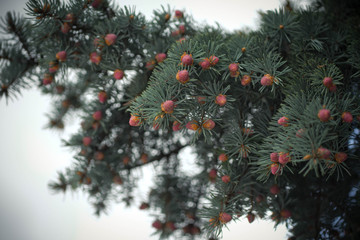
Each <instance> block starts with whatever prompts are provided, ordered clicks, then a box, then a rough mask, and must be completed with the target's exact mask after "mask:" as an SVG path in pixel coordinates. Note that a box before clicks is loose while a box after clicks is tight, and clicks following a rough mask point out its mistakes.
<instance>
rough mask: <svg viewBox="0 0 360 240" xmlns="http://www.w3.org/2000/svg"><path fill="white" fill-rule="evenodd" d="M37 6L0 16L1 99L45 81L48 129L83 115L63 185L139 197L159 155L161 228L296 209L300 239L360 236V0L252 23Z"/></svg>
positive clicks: (42, 2)
mask: <svg viewBox="0 0 360 240" xmlns="http://www.w3.org/2000/svg"><path fill="white" fill-rule="evenodd" d="M26 10H27V14H28V17H29V18H30V19H26V18H23V17H21V16H18V15H16V14H14V13H8V14H7V15H6V17H5V19H2V25H1V29H2V31H3V32H4V34H6V37H5V38H4V39H2V40H1V42H0V69H1V71H0V85H1V90H0V98H2V99H4V98H5V99H6V100H7V99H8V98H12V97H16V96H18V94H19V93H20V92H21V90H22V89H24V88H27V87H31V86H34V85H36V86H38V87H39V88H40V89H41V90H42V92H43V93H44V94H48V95H50V96H52V97H53V99H54V109H53V111H52V112H51V113H50V114H49V124H48V127H49V128H57V129H62V128H64V127H65V124H66V121H67V117H68V116H69V115H70V114H72V113H75V114H77V115H76V116H78V117H79V118H81V119H82V125H81V129H80V130H79V132H78V133H77V134H74V135H73V136H72V137H71V139H69V140H64V144H65V145H66V146H69V147H71V148H74V149H77V150H78V151H79V154H77V155H76V156H74V163H73V165H72V166H71V167H69V168H68V169H66V170H65V171H64V172H62V173H59V177H58V179H57V180H56V181H54V182H51V183H50V184H49V187H50V188H51V189H52V190H53V191H54V192H65V191H68V190H69V189H72V190H82V191H85V192H87V193H88V194H89V201H90V202H91V204H93V206H94V208H95V213H96V214H101V213H102V212H104V211H106V207H107V205H108V204H109V203H110V202H111V201H113V200H114V199H115V200H119V199H121V201H122V202H124V203H126V204H127V205H131V204H133V202H134V193H133V192H134V189H135V188H136V186H137V180H138V177H137V172H136V169H139V168H141V167H143V166H145V165H148V164H152V165H154V166H155V168H156V169H157V175H156V179H155V180H154V186H153V188H152V189H151V191H150V193H149V199H148V200H147V202H144V203H143V204H142V205H141V206H140V209H146V208H148V207H150V208H151V209H153V210H155V211H156V212H157V214H156V216H155V219H154V223H153V225H152V226H153V227H154V228H155V231H156V232H155V233H156V234H158V235H159V237H160V238H168V237H170V236H175V237H176V238H178V239H179V238H189V239H194V238H202V239H203V238H204V236H206V237H208V238H209V239H216V238H219V237H221V232H222V229H223V227H226V224H227V223H228V222H230V221H237V220H239V219H243V217H244V216H246V217H247V219H248V221H249V222H250V223H251V222H252V221H253V220H254V218H271V219H272V220H273V221H274V223H275V226H277V225H278V224H279V223H282V222H285V223H286V224H287V226H288V229H289V231H290V232H291V234H292V235H293V236H294V237H292V238H291V239H295V238H296V239H357V238H358V237H359V236H360V231H359V229H360V225H359V223H360V220H359V212H360V209H359V206H360V205H359V200H360V199H359V198H360V192H359V174H360V164H359V160H360V159H359V156H360V148H359V133H360V132H359V128H358V127H359V122H360V107H359V103H360V98H359V89H360V86H359V80H360V61H359V59H360V56H359V54H360V47H359V46H360V41H359V39H360V29H359V26H360V25H359V24H360V17H359V16H358V12H357V11H355V10H360V6H359V3H358V2H356V1H341V3H340V2H338V1H332V0H317V1H314V2H313V4H312V5H311V6H310V7H308V8H306V9H297V8H294V7H293V6H292V4H290V3H289V2H288V3H287V5H285V6H284V7H283V8H281V9H279V10H274V11H267V12H263V13H261V24H260V29H259V30H258V31H250V32H247V33H243V32H235V33H226V32H224V31H223V30H222V29H221V28H220V27H216V28H215V27H210V26H205V27H198V26H197V25H196V24H195V22H194V20H193V19H192V18H191V17H190V16H187V15H186V13H184V12H181V11H178V10H177V11H175V12H174V11H173V10H171V9H170V7H167V8H165V7H163V8H162V9H160V10H156V11H154V17H153V18H152V19H151V21H147V20H146V19H145V17H144V16H143V15H142V14H141V13H138V12H136V11H135V10H134V9H133V8H131V7H125V6H124V7H121V8H120V7H118V6H115V5H114V4H112V3H111V2H109V1H107V0H93V1H92V0H72V1H68V2H67V3H62V2H60V1H59V0H29V2H28V3H27V8H26ZM188 147H191V148H192V150H193V152H194V159H193V162H194V164H196V165H197V166H198V172H196V173H194V174H192V175H189V174H188V173H186V172H184V171H183V170H181V169H182V168H181V165H182V163H181V155H182V153H183V150H184V149H185V148H188Z"/></svg>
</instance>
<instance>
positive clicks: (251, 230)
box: [0, 0, 287, 240]
mask: <svg viewBox="0 0 360 240" xmlns="http://www.w3.org/2000/svg"><path fill="white" fill-rule="evenodd" d="M25 2H26V1H25V0H0V16H4V15H5V13H6V11H9V10H15V11H17V12H22V13H24V11H23V8H24V7H25ZM117 2H118V3H119V4H121V5H131V6H136V9H137V11H140V12H142V13H144V14H145V16H146V17H147V18H148V19H149V18H150V16H152V10H153V9H159V8H160V6H161V4H163V5H165V6H166V5H167V4H170V6H171V7H173V8H174V9H180V10H185V14H191V15H192V16H193V17H194V19H195V20H197V21H198V22H200V23H202V22H205V21H206V22H207V23H209V24H215V22H218V23H220V25H222V26H224V27H225V29H227V30H229V31H232V30H234V29H242V28H244V27H246V26H247V27H250V28H252V29H254V28H256V26H257V25H258V15H257V10H259V9H261V10H272V9H275V8H277V7H278V6H279V5H280V1H279V0H251V1H242V0H239V1H236V0H222V1H219V0H205V1H203V0H201V1H200V0H181V1H178V0H173V1H160V0H151V1H146V0H134V1H128V0H127V1H117ZM50 103H51V101H50V98H49V97H46V96H43V95H41V94H40V92H39V91H38V90H37V89H31V90H26V91H23V94H22V96H20V97H19V98H18V99H16V100H14V101H10V102H9V103H8V104H6V102H5V101H4V99H1V100H0V239H1V240H49V239H51V240H85V239H86V240H95V239H96V240H97V239H106V240H115V239H118V240H146V239H157V237H154V236H153V237H151V236H150V235H151V234H152V233H153V229H152V228H151V223H152V221H153V218H151V217H149V212H147V211H140V210H138V206H139V205H136V206H133V207H131V208H125V206H124V205H123V204H118V205H115V204H113V205H112V206H111V207H110V209H109V214H108V215H103V216H101V217H99V218H98V217H96V216H94V215H93V213H92V212H93V209H92V208H91V206H90V205H89V203H88V202H87V196H86V195H84V194H83V193H81V192H77V193H67V194H66V195H63V194H57V195H52V194H51V193H50V191H49V189H48V187H47V184H48V182H49V180H53V179H55V177H56V172H57V171H59V170H63V169H64V168H65V167H67V166H69V165H70V164H71V161H72V160H71V159H72V156H73V154H74V153H72V152H70V151H69V149H67V148H64V147H62V144H61V141H60V139H61V138H65V139H67V138H68V136H69V135H70V134H71V133H72V132H75V131H76V130H77V129H78V127H79V122H78V121H77V120H76V119H74V121H73V123H72V124H70V125H67V126H66V129H65V131H64V132H63V133H58V132H53V131H49V130H45V129H43V128H44V126H45V125H46V123H47V118H46V117H45V113H46V112H48V111H49V110H50V109H51V106H50ZM152 174H153V171H152V169H151V167H149V168H148V169H146V170H145V171H144V172H143V175H144V177H145V180H144V181H142V182H141V186H142V187H141V189H140V190H141V191H137V192H136V196H137V197H140V200H143V199H145V196H146V194H147V186H148V183H149V182H151V177H152ZM140 200H139V201H140ZM286 233H287V231H286V228H285V226H283V225H280V226H279V227H278V229H277V230H276V231H274V229H273V222H270V221H260V220H255V222H253V223H252V224H249V223H248V221H247V219H246V218H245V217H242V218H241V220H240V221H239V222H237V223H231V224H229V230H226V229H225V230H224V235H223V239H224V240H239V239H241V240H248V239H249V240H260V239H261V240H263V239H268V240H276V239H287V237H286Z"/></svg>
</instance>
